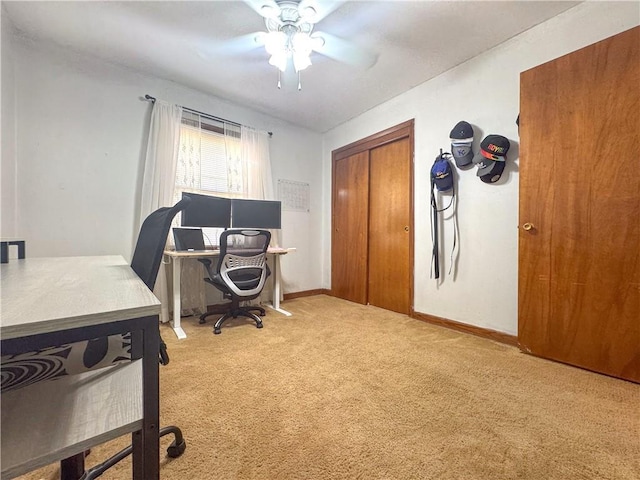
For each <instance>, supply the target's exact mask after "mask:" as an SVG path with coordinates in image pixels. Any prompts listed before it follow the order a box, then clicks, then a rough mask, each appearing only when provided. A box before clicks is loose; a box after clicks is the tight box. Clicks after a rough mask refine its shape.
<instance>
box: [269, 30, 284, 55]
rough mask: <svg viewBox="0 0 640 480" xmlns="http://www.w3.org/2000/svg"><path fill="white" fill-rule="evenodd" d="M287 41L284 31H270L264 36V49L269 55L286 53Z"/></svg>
mask: <svg viewBox="0 0 640 480" xmlns="http://www.w3.org/2000/svg"><path fill="white" fill-rule="evenodd" d="M286 43H287V36H286V35H285V34H284V32H269V33H267V34H266V35H265V37H264V49H265V50H266V51H267V53H268V54H269V55H276V54H281V53H284V52H285V50H286Z"/></svg>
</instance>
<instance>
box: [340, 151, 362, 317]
mask: <svg viewBox="0 0 640 480" xmlns="http://www.w3.org/2000/svg"><path fill="white" fill-rule="evenodd" d="M333 192H334V194H333V196H334V198H333V232H332V241H331V245H332V255H331V289H332V293H333V295H335V296H336V297H340V298H344V299H345V300H351V301H352V302H357V303H363V304H364V303H366V302H367V257H368V247H367V232H368V228H369V223H368V222H369V220H368V216H367V211H368V209H369V206H368V205H369V152H360V153H357V154H355V155H351V156H349V157H345V158H342V159H339V160H337V161H335V162H334V165H333Z"/></svg>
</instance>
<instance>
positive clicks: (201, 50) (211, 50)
mask: <svg viewBox="0 0 640 480" xmlns="http://www.w3.org/2000/svg"><path fill="white" fill-rule="evenodd" d="M265 35H266V32H253V33H247V34H246V35H241V36H239V37H234V38H231V39H229V40H224V41H223V42H221V43H218V44H216V45H211V44H210V42H205V41H203V42H198V43H200V45H198V46H196V51H197V53H198V55H199V56H200V57H202V58H205V59H207V58H211V57H214V56H218V55H222V56H234V55H237V54H242V53H246V52H248V51H251V50H254V49H256V48H259V47H264V36H265Z"/></svg>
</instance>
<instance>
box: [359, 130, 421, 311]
mask: <svg viewBox="0 0 640 480" xmlns="http://www.w3.org/2000/svg"><path fill="white" fill-rule="evenodd" d="M410 167H411V157H410V145H409V138H406V137H405V138H402V139H400V140H397V141H395V142H392V143H388V144H386V145H383V146H381V147H377V148H374V149H372V150H371V151H370V159H369V178H370V183H369V185H370V187H369V276H368V280H369V283H368V287H369V288H368V299H369V303H370V304H371V305H375V306H377V307H381V308H384V309H386V310H392V311H394V312H399V313H404V314H409V307H410V301H411V300H410V278H411V273H410V258H409V257H410V255H409V253H410V252H409V244H410V240H409V238H410V236H411V232H410V228H409V225H410V223H411V218H410V214H411V199H410V197H409V194H408V193H409V191H410V187H409V185H410V181H411V168H410Z"/></svg>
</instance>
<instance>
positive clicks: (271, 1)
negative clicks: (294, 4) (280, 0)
mask: <svg viewBox="0 0 640 480" xmlns="http://www.w3.org/2000/svg"><path fill="white" fill-rule="evenodd" d="M244 3H246V4H247V5H249V6H250V7H251V8H252V9H254V10H255V11H256V12H257V13H258V15H260V16H262V17H269V16H271V15H277V14H278V13H279V12H280V7H279V6H278V4H277V3H276V1H275V0H244ZM269 12H273V13H272V14H269Z"/></svg>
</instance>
